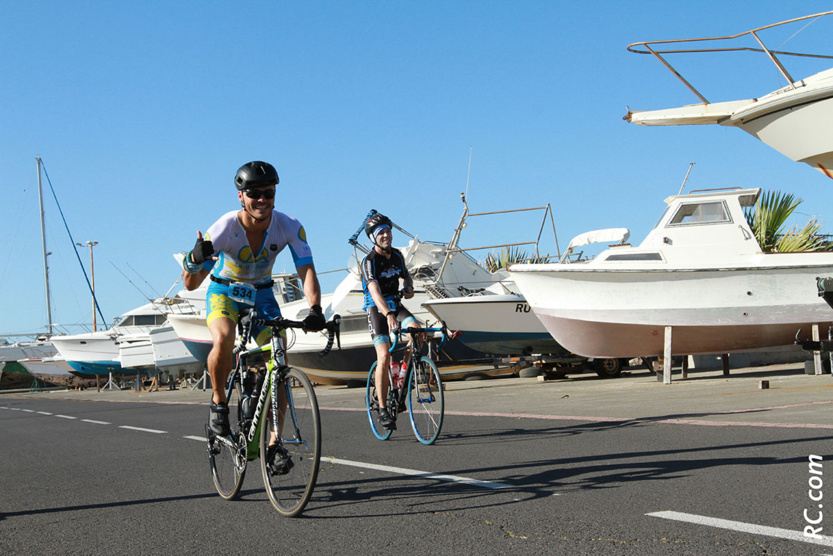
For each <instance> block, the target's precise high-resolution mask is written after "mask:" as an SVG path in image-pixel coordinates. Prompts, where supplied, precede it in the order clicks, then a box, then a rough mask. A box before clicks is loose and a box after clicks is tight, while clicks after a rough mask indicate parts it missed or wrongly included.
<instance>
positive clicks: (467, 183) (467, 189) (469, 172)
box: [463, 147, 473, 203]
mask: <svg viewBox="0 0 833 556" xmlns="http://www.w3.org/2000/svg"><path fill="white" fill-rule="evenodd" d="M472 148H473V147H469V170H468V172H467V173H466V193H465V194H464V196H463V202H464V203H465V202H466V199H468V197H469V178H471V151H472Z"/></svg>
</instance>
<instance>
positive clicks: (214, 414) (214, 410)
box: [208, 403, 231, 436]
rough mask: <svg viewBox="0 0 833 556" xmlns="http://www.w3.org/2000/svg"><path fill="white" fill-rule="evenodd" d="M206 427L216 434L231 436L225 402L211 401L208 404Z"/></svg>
mask: <svg viewBox="0 0 833 556" xmlns="http://www.w3.org/2000/svg"><path fill="white" fill-rule="evenodd" d="M208 428H210V429H211V432H213V433H214V434H216V435H217V436H231V426H229V421H228V404H227V403H212V404H210V405H209V406H208Z"/></svg>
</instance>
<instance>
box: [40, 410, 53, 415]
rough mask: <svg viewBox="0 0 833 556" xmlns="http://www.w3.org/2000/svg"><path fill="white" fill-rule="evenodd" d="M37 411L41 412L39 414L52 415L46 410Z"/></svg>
mask: <svg viewBox="0 0 833 556" xmlns="http://www.w3.org/2000/svg"><path fill="white" fill-rule="evenodd" d="M38 413H39V414H41V415H52V414H51V413H49V412H48V411H38Z"/></svg>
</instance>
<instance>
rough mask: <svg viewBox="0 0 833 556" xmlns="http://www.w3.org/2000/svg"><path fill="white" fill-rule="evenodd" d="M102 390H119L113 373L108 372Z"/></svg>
mask: <svg viewBox="0 0 833 556" xmlns="http://www.w3.org/2000/svg"><path fill="white" fill-rule="evenodd" d="M103 390H119V387H118V385H117V384H116V383H115V381H114V380H113V373H110V378H109V379H108V380H107V384H105V385H104V388H103Z"/></svg>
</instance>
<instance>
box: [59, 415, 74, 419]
mask: <svg viewBox="0 0 833 556" xmlns="http://www.w3.org/2000/svg"><path fill="white" fill-rule="evenodd" d="M55 417H60V418H61V419H78V417H73V416H72V415H55Z"/></svg>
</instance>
